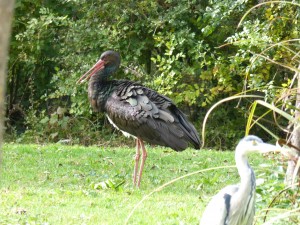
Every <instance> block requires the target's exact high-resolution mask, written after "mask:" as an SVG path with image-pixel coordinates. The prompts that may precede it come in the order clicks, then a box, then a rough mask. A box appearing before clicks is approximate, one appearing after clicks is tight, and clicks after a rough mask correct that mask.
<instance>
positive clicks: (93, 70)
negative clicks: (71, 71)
mask: <svg viewBox="0 0 300 225" xmlns="http://www.w3.org/2000/svg"><path fill="white" fill-rule="evenodd" d="M104 66H105V61H104V60H101V59H99V61H98V62H96V64H95V65H93V67H92V68H91V69H89V71H87V72H86V73H85V74H83V75H82V76H81V77H80V78H79V79H78V80H77V82H76V84H79V83H83V82H85V81H87V80H89V79H90V78H91V76H93V75H94V74H95V73H96V72H97V71H99V70H101V69H103V68H104Z"/></svg>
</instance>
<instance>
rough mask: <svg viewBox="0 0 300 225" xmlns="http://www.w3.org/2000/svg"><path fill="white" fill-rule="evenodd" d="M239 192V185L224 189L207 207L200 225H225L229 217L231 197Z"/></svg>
mask: <svg viewBox="0 0 300 225" xmlns="http://www.w3.org/2000/svg"><path fill="white" fill-rule="evenodd" d="M237 191H238V186H237V185H230V186H227V187H225V188H223V189H222V190H221V191H220V192H219V193H218V194H217V195H215V196H214V197H213V198H212V199H211V201H210V202H209V203H208V205H207V206H206V208H205V210H204V213H203V214H202V217H201V220H200V225H224V224H227V223H226V220H227V219H228V216H229V210H231V209H230V202H231V197H232V196H233V195H234V193H236V192H237Z"/></svg>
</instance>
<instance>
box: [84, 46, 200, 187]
mask: <svg viewBox="0 0 300 225" xmlns="http://www.w3.org/2000/svg"><path fill="white" fill-rule="evenodd" d="M119 65H120V56H119V54H118V53H117V52H114V51H106V52H104V53H103V54H102V55H101V57H100V60H99V61H98V62H97V63H96V64H95V65H94V66H93V67H92V68H91V69H90V70H89V71H88V72H87V73H86V74H84V75H83V76H82V77H81V78H80V79H79V81H81V80H83V79H84V78H85V77H86V76H87V78H86V79H89V78H90V80H89V87H88V96H89V101H90V103H91V106H92V107H93V109H94V110H95V111H97V112H104V113H106V114H107V116H108V118H109V119H110V121H111V122H113V124H114V126H116V127H117V128H118V129H120V130H121V131H123V132H127V133H129V134H130V135H132V136H134V137H136V138H137V148H140V147H142V149H143V153H144V151H145V152H146V150H144V145H143V143H142V140H144V141H147V142H149V143H151V144H157V145H161V146H166V147H170V148H172V149H174V150H176V151H182V150H184V149H186V148H187V147H188V146H189V145H192V146H193V147H194V148H195V149H199V148H200V139H199V136H198V134H197V131H196V129H195V128H194V126H193V125H192V124H191V123H190V122H189V121H188V120H187V118H186V116H185V115H184V114H183V113H182V112H181V111H180V110H179V109H178V108H177V107H176V106H175V104H174V103H173V102H172V101H171V100H170V99H169V98H167V97H166V96H164V95H160V94H158V93H157V92H156V91H154V90H151V89H149V88H147V87H144V86H142V85H141V84H139V83H136V82H132V81H128V80H109V79H108V77H109V76H110V75H111V74H113V73H114V72H115V71H116V70H117V69H118V68H119ZM137 154H139V150H138V149H137ZM145 154H146V153H145ZM138 158H139V157H138ZM137 161H138V160H137ZM142 164H143V161H142ZM141 170H142V168H141ZM140 176H141V171H140ZM138 185H139V183H138Z"/></svg>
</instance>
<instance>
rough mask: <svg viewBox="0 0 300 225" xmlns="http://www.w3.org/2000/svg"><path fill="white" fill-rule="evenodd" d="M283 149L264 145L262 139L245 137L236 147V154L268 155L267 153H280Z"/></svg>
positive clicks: (252, 136)
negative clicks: (254, 153)
mask: <svg viewBox="0 0 300 225" xmlns="http://www.w3.org/2000/svg"><path fill="white" fill-rule="evenodd" d="M280 151H281V147H279V146H276V145H272V144H268V143H264V142H263V141H262V139H260V138H259V137H257V136H254V135H248V136H246V137H244V138H243V139H242V140H240V142H239V143H238V145H237V147H236V153H239V154H241V155H247V154H249V153H252V152H258V153H267V152H280Z"/></svg>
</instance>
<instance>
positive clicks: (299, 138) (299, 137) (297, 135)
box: [285, 64, 300, 186]
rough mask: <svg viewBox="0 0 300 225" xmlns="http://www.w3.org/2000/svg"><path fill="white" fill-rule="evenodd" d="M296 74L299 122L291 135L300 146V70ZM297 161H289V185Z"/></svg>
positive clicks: (299, 67) (296, 144)
mask: <svg viewBox="0 0 300 225" xmlns="http://www.w3.org/2000/svg"><path fill="white" fill-rule="evenodd" d="M298 70H300V64H299V66H298ZM295 76H296V78H297V80H298V83H297V91H296V103H295V108H296V110H295V115H294V118H295V120H296V121H297V122H296V123H295V124H294V130H293V133H292V136H291V144H292V145H294V146H296V147H298V148H300V72H296V74H295ZM296 163H297V162H295V161H294V160H292V159H290V160H289V161H288V167H287V170H286V175H285V184H286V185H287V186H290V185H292V179H293V174H294V171H295V167H296ZM298 174H299V173H298Z"/></svg>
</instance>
